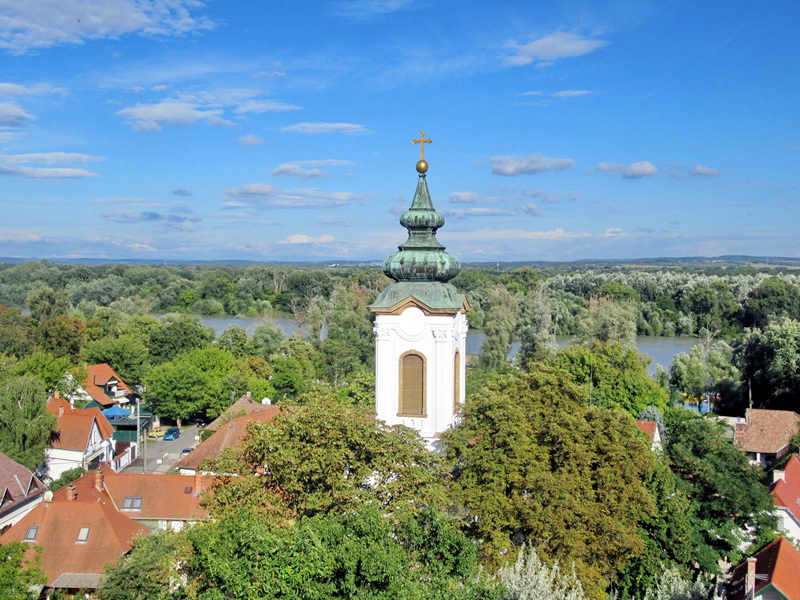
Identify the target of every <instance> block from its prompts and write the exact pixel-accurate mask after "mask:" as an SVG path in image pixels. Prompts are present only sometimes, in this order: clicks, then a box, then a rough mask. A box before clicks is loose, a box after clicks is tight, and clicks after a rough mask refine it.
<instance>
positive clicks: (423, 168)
mask: <svg viewBox="0 0 800 600" xmlns="http://www.w3.org/2000/svg"><path fill="white" fill-rule="evenodd" d="M427 171H428V161H426V160H421V161H419V162H418V163H417V173H425V172H427Z"/></svg>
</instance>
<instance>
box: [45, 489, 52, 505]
mask: <svg viewBox="0 0 800 600" xmlns="http://www.w3.org/2000/svg"><path fill="white" fill-rule="evenodd" d="M44 501H45V502H52V501H53V492H51V491H50V490H47V491H46V492H45V493H44Z"/></svg>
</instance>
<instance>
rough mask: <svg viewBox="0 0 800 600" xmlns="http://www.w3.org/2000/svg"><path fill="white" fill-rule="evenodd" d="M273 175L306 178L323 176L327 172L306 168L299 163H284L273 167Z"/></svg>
mask: <svg viewBox="0 0 800 600" xmlns="http://www.w3.org/2000/svg"><path fill="white" fill-rule="evenodd" d="M271 174H272V175H290V176H293V177H302V178H304V179H313V178H315V177H322V176H323V175H325V173H324V172H323V171H322V170H320V169H306V168H303V167H301V166H300V165H299V164H297V163H283V164H282V165H278V166H277V167H275V168H274V169H272V173H271Z"/></svg>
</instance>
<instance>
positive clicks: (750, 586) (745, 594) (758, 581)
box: [725, 538, 800, 600]
mask: <svg viewBox="0 0 800 600" xmlns="http://www.w3.org/2000/svg"><path fill="white" fill-rule="evenodd" d="M798 574H800V552H798V551H797V550H795V549H794V547H793V546H792V545H791V544H790V543H789V542H788V541H787V540H786V538H778V539H777V540H775V541H773V542H771V543H770V544H768V545H766V546H764V548H762V549H761V550H760V551H759V552H757V553H756V554H755V556H752V557H750V558H749V559H747V560H746V561H745V562H743V563H741V564H740V565H739V566H737V567H736V568H735V569H734V570H733V572H732V573H731V577H730V580H729V581H728V584H727V586H726V588H727V594H726V596H725V598H727V599H728V600H749V599H751V598H762V599H763V600H800V576H799V575H798Z"/></svg>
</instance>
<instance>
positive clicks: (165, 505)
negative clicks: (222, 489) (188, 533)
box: [75, 465, 211, 531]
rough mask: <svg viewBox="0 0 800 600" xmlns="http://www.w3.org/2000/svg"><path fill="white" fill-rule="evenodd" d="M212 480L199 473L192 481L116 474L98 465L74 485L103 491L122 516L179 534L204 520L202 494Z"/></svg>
mask: <svg viewBox="0 0 800 600" xmlns="http://www.w3.org/2000/svg"><path fill="white" fill-rule="evenodd" d="M210 485H211V478H210V477H207V476H203V475H200V474H197V475H195V477H194V479H193V480H192V479H189V478H188V477H182V476H180V475H159V474H144V473H115V472H114V470H113V469H112V468H111V467H109V466H108V465H101V466H100V468H99V469H98V470H96V471H94V473H89V474H87V475H84V476H83V477H81V478H80V479H79V480H78V481H76V482H75V486H76V488H77V489H78V490H79V491H80V489H81V487H82V486H89V487H94V488H95V489H97V490H102V491H103V492H104V493H105V494H106V495H107V496H108V497H109V498H110V499H111V501H112V502H113V504H114V506H115V507H116V508H117V510H119V511H120V512H121V513H122V514H124V515H125V516H127V517H128V518H130V519H133V520H134V521H136V522H137V523H140V524H141V525H144V526H145V527H147V528H148V529H151V530H155V529H166V530H170V531H180V530H181V529H183V528H184V527H185V526H186V525H187V523H193V522H196V521H204V520H206V519H207V518H208V511H207V510H206V509H205V508H203V507H202V506H201V495H202V492H203V490H204V489H207V488H208V487H209V486H210Z"/></svg>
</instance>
